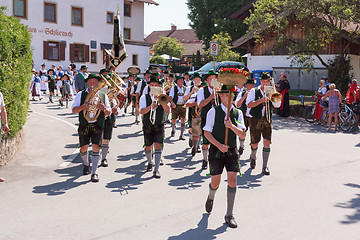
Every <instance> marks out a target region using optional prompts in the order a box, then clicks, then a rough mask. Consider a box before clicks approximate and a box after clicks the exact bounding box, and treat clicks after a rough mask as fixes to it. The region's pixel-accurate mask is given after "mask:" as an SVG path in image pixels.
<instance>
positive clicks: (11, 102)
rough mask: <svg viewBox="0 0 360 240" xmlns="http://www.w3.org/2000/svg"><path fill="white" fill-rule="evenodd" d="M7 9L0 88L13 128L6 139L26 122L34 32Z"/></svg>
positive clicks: (0, 30) (1, 30)
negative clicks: (8, 13)
mask: <svg viewBox="0 0 360 240" xmlns="http://www.w3.org/2000/svg"><path fill="white" fill-rule="evenodd" d="M7 11H8V10H7V9H6V8H5V7H1V8H0V91H1V92H2V93H3V96H4V102H5V108H6V112H7V118H8V123H9V128H10V132H9V134H3V138H8V137H14V136H16V134H17V133H18V132H19V131H20V130H21V129H22V127H23V126H24V124H25V121H26V115H27V111H28V107H29V84H30V79H31V69H32V52H31V34H30V33H29V32H28V30H27V27H26V26H24V25H23V24H21V23H20V21H19V19H17V18H15V17H12V16H7V15H6V14H5V13H7Z"/></svg>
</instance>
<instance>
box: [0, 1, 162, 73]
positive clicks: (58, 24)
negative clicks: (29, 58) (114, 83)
mask: <svg viewBox="0 0 360 240" xmlns="http://www.w3.org/2000/svg"><path fill="white" fill-rule="evenodd" d="M145 3H147V4H156V5H158V4H157V3H156V2H154V1H152V0H102V1H98V0H77V1H73V0H1V5H2V6H6V7H7V8H8V10H9V13H8V14H9V15H13V16H15V17H18V18H19V19H20V20H21V22H22V23H23V24H24V25H27V26H28V30H29V31H30V32H31V33H32V37H33V38H32V50H33V60H34V64H35V66H34V67H35V69H40V65H41V64H42V63H45V64H46V69H49V68H50V66H51V64H55V66H56V67H58V66H59V65H62V66H63V67H64V68H65V69H66V68H67V66H68V65H69V64H70V61H71V60H74V61H75V64H76V67H77V69H80V66H81V65H86V66H88V71H90V72H98V71H99V70H100V69H101V68H104V67H109V57H108V56H107V54H106V53H105V51H104V49H109V48H111V44H112V39H113V31H114V27H113V17H114V14H116V11H117V8H119V13H120V23H121V28H122V33H123V36H124V39H125V48H126V52H127V55H128V57H127V59H126V60H125V61H124V62H123V63H122V64H121V65H120V66H119V67H118V68H117V70H116V71H117V72H118V73H120V74H125V73H126V70H127V68H128V67H130V66H136V67H139V68H140V69H141V71H142V72H143V71H144V70H145V69H147V67H148V65H149V47H150V45H149V44H147V43H146V42H145V41H144V5H145Z"/></svg>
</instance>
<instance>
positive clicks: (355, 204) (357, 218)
mask: <svg viewBox="0 0 360 240" xmlns="http://www.w3.org/2000/svg"><path fill="white" fill-rule="evenodd" d="M345 186H347V187H353V188H358V189H359V190H360V185H359V184H354V183H347V184H345ZM335 206H336V207H340V208H349V209H353V210H354V211H355V212H354V214H352V215H347V216H346V218H347V219H346V220H343V221H340V222H341V223H343V224H351V223H358V222H360V194H356V197H355V198H353V199H351V200H350V201H349V202H347V203H338V204H336V205H335Z"/></svg>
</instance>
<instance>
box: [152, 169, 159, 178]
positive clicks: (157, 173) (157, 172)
mask: <svg viewBox="0 0 360 240" xmlns="http://www.w3.org/2000/svg"><path fill="white" fill-rule="evenodd" d="M153 177H154V178H161V175H160V173H159V171H154V172H153Z"/></svg>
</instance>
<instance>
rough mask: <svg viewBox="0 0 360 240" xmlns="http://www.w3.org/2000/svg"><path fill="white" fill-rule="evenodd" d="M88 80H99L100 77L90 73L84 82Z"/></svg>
mask: <svg viewBox="0 0 360 240" xmlns="http://www.w3.org/2000/svg"><path fill="white" fill-rule="evenodd" d="M90 78H96V79H97V80H99V81H100V80H101V76H100V75H99V74H97V73H90V74H89V76H88V77H87V78H86V79H85V82H87V81H88V80H89V79H90Z"/></svg>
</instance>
